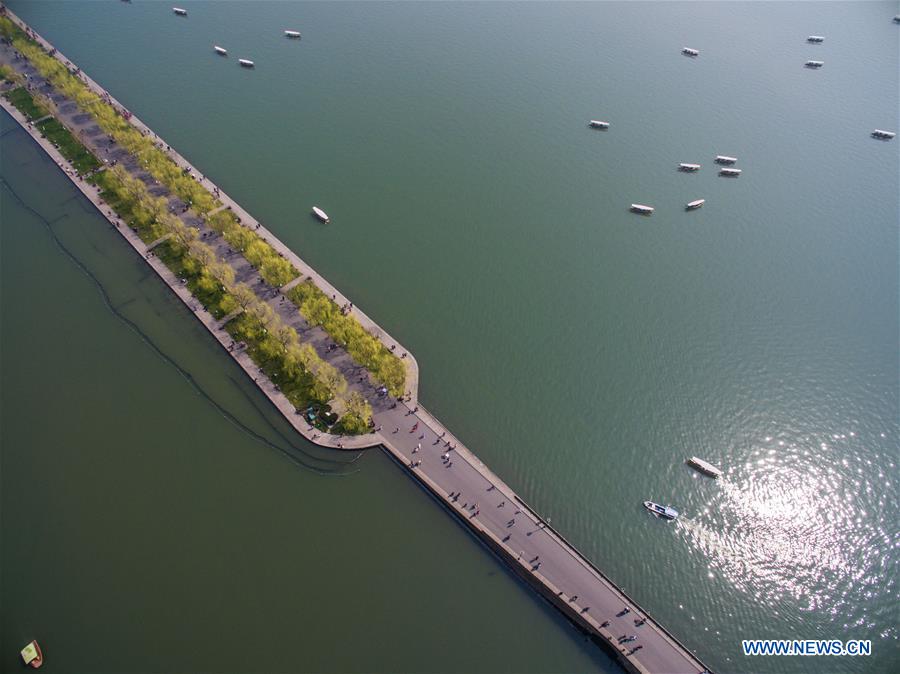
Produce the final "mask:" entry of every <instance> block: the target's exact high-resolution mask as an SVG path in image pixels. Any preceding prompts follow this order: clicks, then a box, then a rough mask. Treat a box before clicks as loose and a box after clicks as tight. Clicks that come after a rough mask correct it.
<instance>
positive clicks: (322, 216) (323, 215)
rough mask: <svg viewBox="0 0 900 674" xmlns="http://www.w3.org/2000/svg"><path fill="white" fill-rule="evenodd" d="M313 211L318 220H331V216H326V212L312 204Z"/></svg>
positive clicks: (327, 221) (326, 221)
mask: <svg viewBox="0 0 900 674" xmlns="http://www.w3.org/2000/svg"><path fill="white" fill-rule="evenodd" d="M313 213H315V215H316V217H317V218H319V220H321V221H322V222H324V223H326V224H328V223H329V222H331V218H329V217H328V213H326V212H325V211H323V210H322V209H321V208H319V207H318V206H313Z"/></svg>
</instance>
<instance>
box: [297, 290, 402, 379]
mask: <svg viewBox="0 0 900 674" xmlns="http://www.w3.org/2000/svg"><path fill="white" fill-rule="evenodd" d="M287 296H288V297H289V298H290V300H291V301H292V302H293V303H294V304H295V305H296V306H297V307H298V308H299V309H300V313H302V314H303V316H304V317H305V318H306V320H307V321H308V322H309V323H310V324H311V325H321V326H322V327H323V328H324V330H325V331H326V332H327V333H328V334H329V335H330V336H331V338H332V339H334V340H335V341H336V342H337V343H339V344H341V345H343V346H344V348H346V349H347V353H349V354H350V357H351V358H353V360H355V361H356V362H357V363H359V364H360V365H362V366H363V367H365V368H366V369H368V370H369V372H371V373H372V375H373V376H374V377H375V379H376V381H378V382H381V383H382V384H384V385H385V386H387V387H388V390H389V391H390V392H391V395H394V396H400V395H402V394H403V392H404V385H405V384H406V368H405V366H404V364H403V362H402V361H401V360H400V359H399V358H398V357H397V356H395V355H394V354H393V353H391V352H390V350H388V348H387V347H385V346H384V344H382V343H381V340H379V339H378V338H376V337H375V336H374V335H372V334H370V333H369V332H367V331H366V329H365V328H363V326H362V325H360V324H359V321H357V320H356V319H355V318H353V317H352V316H345V315H343V314H342V313H341V310H340V308H339V307H338V305H337V304H335V303H334V302H333V301H332V300H331V299H329V298H328V296H326V295H325V293H323V292H322V291H321V290H320V289H319V288H318V287H317V286H316V285H315V284H314V283H313V282H312V281H310V280H307V281H304V282H303V283H298V284H297V285H296V286H294V287H293V288H291V289H290V290H289V291H288V293H287Z"/></svg>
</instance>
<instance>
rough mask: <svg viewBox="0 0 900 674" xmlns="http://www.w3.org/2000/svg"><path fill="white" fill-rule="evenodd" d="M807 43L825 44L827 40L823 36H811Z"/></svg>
mask: <svg viewBox="0 0 900 674" xmlns="http://www.w3.org/2000/svg"><path fill="white" fill-rule="evenodd" d="M806 41H807V42H825V38H824V37H822V36H821V35H810V36H809V37H808V38H806Z"/></svg>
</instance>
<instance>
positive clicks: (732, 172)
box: [719, 168, 741, 178]
mask: <svg viewBox="0 0 900 674" xmlns="http://www.w3.org/2000/svg"><path fill="white" fill-rule="evenodd" d="M719 175H721V176H732V177H733V178H736V177H738V176H739V175H741V169H736V168H722V169H719Z"/></svg>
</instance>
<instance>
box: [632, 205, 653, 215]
mask: <svg viewBox="0 0 900 674" xmlns="http://www.w3.org/2000/svg"><path fill="white" fill-rule="evenodd" d="M631 210H632V211H634V212H635V213H640V214H641V215H650V214H651V213H652V212H653V206H644V204H631Z"/></svg>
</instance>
